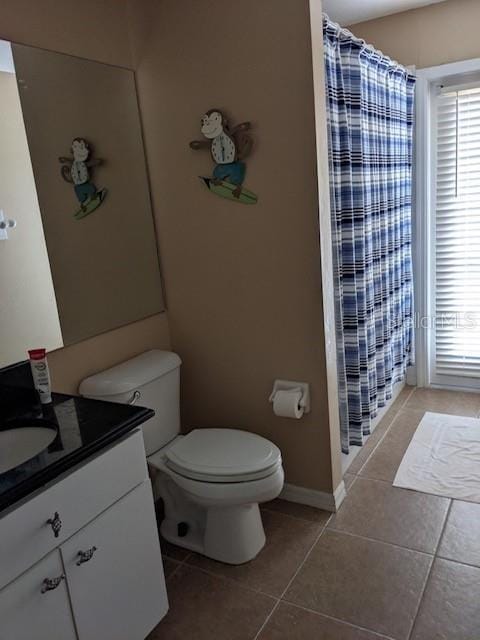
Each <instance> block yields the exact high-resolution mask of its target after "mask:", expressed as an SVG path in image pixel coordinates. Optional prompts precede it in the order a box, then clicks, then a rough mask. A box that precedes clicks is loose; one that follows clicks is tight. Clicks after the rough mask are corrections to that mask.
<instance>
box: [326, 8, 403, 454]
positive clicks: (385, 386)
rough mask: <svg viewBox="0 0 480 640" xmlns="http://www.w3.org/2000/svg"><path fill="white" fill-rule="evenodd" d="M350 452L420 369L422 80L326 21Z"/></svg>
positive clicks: (342, 382) (342, 392) (342, 389)
mask: <svg viewBox="0 0 480 640" xmlns="http://www.w3.org/2000/svg"><path fill="white" fill-rule="evenodd" d="M323 30H324V47H325V73H326V88H327V122H328V137H329V140H328V142H329V163H330V197H331V213H332V236H333V254H334V273H335V280H336V282H335V291H336V299H335V306H336V324H337V327H336V329H337V360H338V378H339V380H338V382H339V385H338V386H339V397H340V423H341V441H342V450H343V451H344V452H345V453H348V451H349V447H350V445H362V444H363V442H364V436H366V435H368V434H369V433H370V427H371V420H372V418H374V417H375V415H376V414H377V411H378V408H379V407H382V406H385V404H386V402H387V401H388V400H389V399H390V398H391V397H392V387H393V385H394V384H395V383H396V382H398V381H400V380H403V379H404V377H405V374H406V368H407V366H408V365H409V364H413V345H414V342H413V285H412V261H411V195H412V182H411V173H412V135H413V109H414V89H415V77H414V76H413V75H411V74H410V73H409V72H408V71H407V70H406V69H404V68H403V67H401V66H399V65H398V64H397V63H395V62H393V61H392V60H390V59H389V58H387V57H386V56H384V55H383V54H382V53H381V52H379V51H376V50H374V49H373V48H372V47H370V46H368V45H366V44H365V42H363V41H362V40H359V39H357V38H355V37H354V36H353V35H352V34H351V33H350V32H349V31H346V30H344V29H342V28H341V27H339V26H338V25H337V24H334V23H332V22H331V21H330V20H329V18H328V17H326V16H324V24H323Z"/></svg>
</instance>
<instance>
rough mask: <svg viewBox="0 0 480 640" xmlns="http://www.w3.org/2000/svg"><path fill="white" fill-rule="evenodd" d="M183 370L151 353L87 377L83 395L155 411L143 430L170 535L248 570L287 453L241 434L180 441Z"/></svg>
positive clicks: (172, 357)
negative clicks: (264, 506) (266, 505)
mask: <svg viewBox="0 0 480 640" xmlns="http://www.w3.org/2000/svg"><path fill="white" fill-rule="evenodd" d="M180 365H181V360H180V358H179V357H178V355H177V354H175V353H172V352H170V351H160V350H152V351H147V352H145V353H143V354H141V355H139V356H137V357H135V358H132V359H131V360H127V361H126V362H123V363H122V364H119V365H117V366H115V367H112V368H111V369H108V370H106V371H103V372H100V373H97V374H96V375H93V376H90V377H89V378H86V379H85V380H83V382H82V383H81V384H80V389H79V391H80V394H81V395H83V396H86V397H89V398H95V399H98V400H107V401H111V402H121V403H127V404H138V405H140V406H144V407H149V408H151V409H154V411H155V416H154V417H153V418H150V420H148V421H147V422H145V423H144V424H143V425H142V430H143V436H144V442H145V450H146V454H147V462H148V465H149V467H150V470H151V475H152V477H153V485H154V493H155V496H156V498H162V500H163V502H164V509H165V517H164V520H163V521H162V523H161V527H160V530H161V533H162V536H163V537H164V538H165V539H166V540H168V541H169V542H172V543H173V544H176V545H178V546H180V547H184V548H186V549H190V550H191V551H196V552H197V553H200V554H203V555H206V556H208V557H209V558H213V559H215V560H218V561H220V562H226V563H228V564H242V563H244V562H248V561H249V560H251V559H252V558H254V557H255V556H256V555H257V554H258V552H259V551H260V550H261V549H262V547H263V546H264V544H265V533H264V530H263V525H262V519H261V515H260V509H259V506H258V505H259V503H262V502H266V501H268V500H273V499H274V498H276V497H277V496H278V495H279V493H280V491H281V490H282V487H283V481H284V473H283V467H282V458H281V453H280V450H279V449H278V447H276V446H275V445H274V444H273V443H272V442H270V441H269V440H267V439H265V438H262V437H261V436H258V435H256V434H253V433H249V432H247V431H242V430H240V429H233V428H223V427H219V428H211V429H210V428H209V429H206V428H205V429H193V430H191V431H190V432H189V433H188V434H187V435H180V402H179V401H180ZM126 463H127V461H126Z"/></svg>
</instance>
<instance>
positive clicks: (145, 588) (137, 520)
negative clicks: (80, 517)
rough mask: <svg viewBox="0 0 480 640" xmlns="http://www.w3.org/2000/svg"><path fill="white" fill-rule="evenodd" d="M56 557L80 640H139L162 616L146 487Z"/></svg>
mask: <svg viewBox="0 0 480 640" xmlns="http://www.w3.org/2000/svg"><path fill="white" fill-rule="evenodd" d="M61 553H62V557H63V564H64V566H65V573H66V575H67V580H68V588H69V591H70V598H71V601H72V609H73V616H74V619H75V623H76V626H77V633H78V636H79V639H80V640H99V639H100V638H101V639H102V640H144V638H145V637H146V636H147V635H148V633H149V632H150V631H151V630H152V629H153V627H155V626H156V625H157V624H158V622H159V621H160V620H161V619H162V618H163V616H164V615H165V613H166V612H167V609H168V601H167V594H166V590H165V579H164V575H163V565H162V557H161V554H160V545H159V541H158V532H157V525H156V520H155V513H154V507H153V497H152V488H151V484H150V481H146V482H144V483H142V484H141V485H140V486H138V487H137V488H136V489H134V490H133V491H131V492H130V493H128V494H127V495H126V496H125V497H124V498H122V499H121V500H119V501H118V502H116V503H115V504H114V505H113V506H112V507H110V508H109V509H107V511H105V512H104V513H103V514H102V515H100V516H99V517H98V518H96V519H95V520H94V521H93V522H91V523H90V524H89V525H87V526H86V527H84V528H83V529H81V530H80V531H79V532H78V533H77V534H76V535H74V536H73V537H72V538H70V540H68V541H67V542H65V543H64V544H63V545H62V546H61ZM82 560H83V562H82Z"/></svg>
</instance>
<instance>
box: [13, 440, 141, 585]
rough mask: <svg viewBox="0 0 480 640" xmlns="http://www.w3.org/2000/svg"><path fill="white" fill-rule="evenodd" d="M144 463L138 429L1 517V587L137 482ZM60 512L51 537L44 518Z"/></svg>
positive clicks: (49, 528) (50, 530) (48, 525)
mask: <svg viewBox="0 0 480 640" xmlns="http://www.w3.org/2000/svg"><path fill="white" fill-rule="evenodd" d="M147 477H148V474H147V465H146V459H145V449H144V446H143V437H142V432H141V431H140V430H138V431H134V432H133V433H131V434H130V435H129V436H128V437H126V438H125V439H124V440H121V441H120V442H118V443H116V444H114V445H113V446H111V447H110V448H109V449H106V450H104V451H101V452H100V453H98V454H97V455H96V456H94V457H93V458H91V459H89V460H87V461H83V462H82V463H81V464H80V465H79V466H78V467H74V468H73V469H72V470H70V471H69V472H67V473H66V474H64V475H62V476H60V477H59V478H56V479H55V481H54V483H52V484H50V485H47V487H45V488H44V489H43V490H40V492H39V493H36V494H35V495H34V496H32V497H31V498H29V499H27V501H26V502H24V503H23V504H22V505H20V506H19V507H17V508H16V509H14V510H13V511H11V512H9V513H8V514H6V515H5V516H4V517H3V518H1V519H0V588H2V587H3V586H4V585H6V584H8V583H9V582H10V581H11V580H13V579H14V578H15V577H16V576H18V575H19V574H20V573H21V572H22V571H25V570H26V569H28V568H29V567H31V566H32V565H33V564H34V563H35V562H37V561H38V560H39V559H40V558H42V557H43V556H44V555H46V554H47V553H48V552H49V551H51V550H52V549H54V548H55V547H57V546H59V545H60V544H61V543H62V542H63V541H64V540H67V539H68V538H69V537H70V536H72V535H73V534H74V533H76V532H77V531H78V530H79V529H81V528H82V527H83V526H84V525H85V524H87V523H88V522H90V521H91V520H93V518H95V517H96V516H97V515H98V514H99V513H101V512H102V511H105V509H107V508H108V507H109V506H110V505H112V504H113V503H114V502H116V501H117V500H119V499H120V498H121V497H122V496H124V495H126V494H127V493H128V492H129V491H130V490H131V489H133V488H134V487H136V486H137V485H139V484H141V483H142V482H143V481H144V480H145V479H146V478H147ZM55 512H58V514H59V517H60V520H61V528H60V530H59V532H58V536H57V537H55V535H54V532H53V530H52V526H51V525H50V524H48V523H47V520H49V519H50V518H53V517H54V514H55Z"/></svg>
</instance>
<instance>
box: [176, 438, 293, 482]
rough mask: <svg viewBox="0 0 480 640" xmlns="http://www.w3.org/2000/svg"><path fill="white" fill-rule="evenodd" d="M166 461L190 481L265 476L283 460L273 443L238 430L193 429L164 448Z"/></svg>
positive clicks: (247, 480)
mask: <svg viewBox="0 0 480 640" xmlns="http://www.w3.org/2000/svg"><path fill="white" fill-rule="evenodd" d="M164 455H165V458H164V461H165V464H166V466H167V467H168V468H169V469H171V470H172V471H174V472H175V473H177V474H179V475H181V476H183V477H185V478H190V479H192V480H197V481H200V482H212V483H233V482H251V481H255V480H261V479H262V478H266V477H268V476H270V475H272V474H273V473H275V471H276V470H277V469H278V467H279V466H280V465H281V463H282V458H281V454H280V450H279V449H278V447H277V446H276V445H274V444H273V443H272V442H270V441H269V440H267V439H266V438H262V437H261V436H258V435H256V434H254V433H249V432H247V431H241V430H239V429H194V430H193V431H191V432H190V433H189V434H187V435H186V436H184V437H183V438H178V439H177V440H176V441H175V442H174V443H173V444H172V446H171V447H168V448H167V449H166V450H165V454H164Z"/></svg>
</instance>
